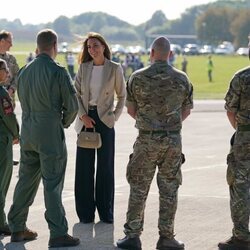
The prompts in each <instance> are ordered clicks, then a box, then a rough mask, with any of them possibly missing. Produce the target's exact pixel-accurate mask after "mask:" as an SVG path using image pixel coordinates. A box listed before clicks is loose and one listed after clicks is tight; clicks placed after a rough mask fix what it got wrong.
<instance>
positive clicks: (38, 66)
mask: <svg viewBox="0 0 250 250" xmlns="http://www.w3.org/2000/svg"><path fill="white" fill-rule="evenodd" d="M17 93H18V96H19V100H20V103H21V107H22V128H21V140H20V146H21V159H20V170H19V181H18V183H17V185H16V188H15V192H14V198H13V205H12V206H11V209H10V212H9V215H8V219H9V226H10V229H11V231H12V232H18V231H23V230H24V229H25V227H26V221H27V216H28V210H29V206H30V205H31V204H32V203H33V201H34V198H35V195H36V193H37V189H38V186H39V183H40V180H41V179H42V181H43V185H44V200H45V208H46V211H45V218H46V220H47V222H48V226H49V230H50V238H56V237H60V236H63V235H65V234H67V231H68V225H67V220H66V218H65V211H64V207H63V205H62V197H61V196H62V189H63V184H64V176H65V169H66V163H67V149H66V143H65V135H64V128H67V127H69V126H70V124H71V123H72V122H73V121H74V119H75V117H76V114H77V111H78V104H77V99H76V96H75V89H74V87H73V85H72V83H71V80H70V77H69V75H68V73H67V71H66V70H65V68H64V67H62V66H60V65H58V64H57V63H55V61H54V60H53V59H52V58H50V57H49V56H48V55H46V54H40V55H38V56H37V57H36V58H35V59H34V60H33V61H32V62H31V63H30V64H28V65H26V66H24V67H23V68H22V69H21V70H20V72H19V74H18V80H17Z"/></svg>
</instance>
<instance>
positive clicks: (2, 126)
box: [0, 59, 19, 235]
mask: <svg viewBox="0 0 250 250" xmlns="http://www.w3.org/2000/svg"><path fill="white" fill-rule="evenodd" d="M8 76H9V69H8V66H7V63H6V62H5V61H4V60H3V59H0V235H10V234H11V233H10V229H9V226H8V224H7V222H6V215H5V212H4V206H5V199H6V194H7V192H8V189H9V185H10V180H11V176H12V170H13V164H12V156H13V150H12V144H17V143H18V142H19V125H18V122H17V119H16V116H15V114H14V112H13V110H14V108H13V106H12V103H11V99H10V96H9V94H8V92H7V91H6V89H5V88H4V87H3V86H4V85H5V83H6V81H7V79H8Z"/></svg>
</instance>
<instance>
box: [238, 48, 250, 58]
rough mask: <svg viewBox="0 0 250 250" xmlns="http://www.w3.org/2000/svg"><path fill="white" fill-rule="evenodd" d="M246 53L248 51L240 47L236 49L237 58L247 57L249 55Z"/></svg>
mask: <svg viewBox="0 0 250 250" xmlns="http://www.w3.org/2000/svg"><path fill="white" fill-rule="evenodd" d="M248 51H249V49H248V48H244V47H241V48H238V49H237V51H236V54H237V55H239V56H248V53H249V52H248Z"/></svg>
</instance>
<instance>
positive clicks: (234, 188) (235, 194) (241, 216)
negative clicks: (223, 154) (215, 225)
mask: <svg viewBox="0 0 250 250" xmlns="http://www.w3.org/2000/svg"><path fill="white" fill-rule="evenodd" d="M227 163H228V168H227V182H228V185H229V191H230V209H231V217H232V221H233V224H234V228H233V236H235V237H237V238H239V239H242V240H245V241H249V242H250V233H249V215H250V131H249V132H248V131H247V132H236V134H235V140H234V143H233V145H232V147H231V150H230V153H229V154H228V156H227Z"/></svg>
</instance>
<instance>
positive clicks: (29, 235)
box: [10, 228, 37, 242]
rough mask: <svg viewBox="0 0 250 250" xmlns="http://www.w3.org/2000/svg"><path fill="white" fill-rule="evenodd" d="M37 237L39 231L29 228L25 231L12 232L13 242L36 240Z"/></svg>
mask: <svg viewBox="0 0 250 250" xmlns="http://www.w3.org/2000/svg"><path fill="white" fill-rule="evenodd" d="M36 237H37V232H34V231H32V230H30V229H28V228H26V229H25V230H24V231H20V232H14V233H12V234H11V239H10V240H11V242H19V241H25V240H35V239H36Z"/></svg>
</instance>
